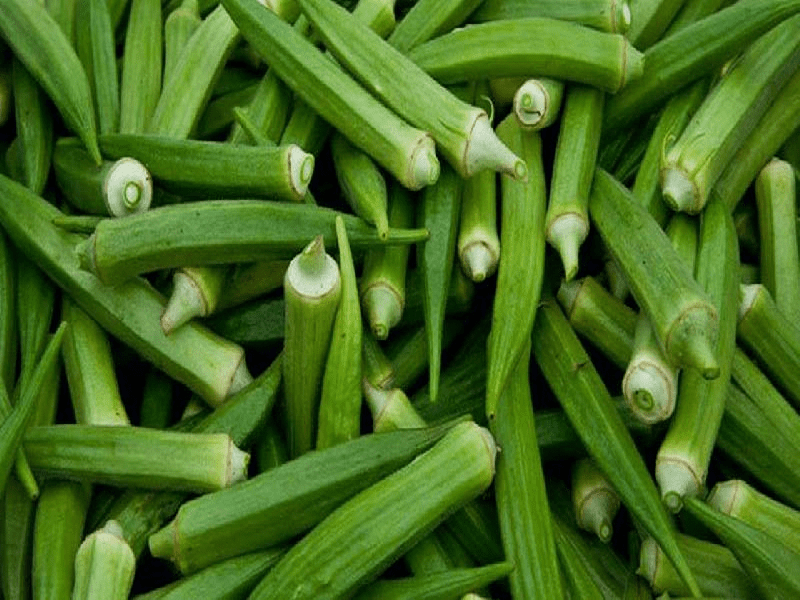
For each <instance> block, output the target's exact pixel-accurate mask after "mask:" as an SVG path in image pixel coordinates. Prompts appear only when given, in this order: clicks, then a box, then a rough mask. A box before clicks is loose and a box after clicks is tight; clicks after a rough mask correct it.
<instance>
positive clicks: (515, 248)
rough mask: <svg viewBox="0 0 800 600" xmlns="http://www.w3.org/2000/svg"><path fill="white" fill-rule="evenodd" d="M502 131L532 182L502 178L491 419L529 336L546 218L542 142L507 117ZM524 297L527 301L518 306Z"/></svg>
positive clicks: (488, 410)
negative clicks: (522, 162)
mask: <svg viewBox="0 0 800 600" xmlns="http://www.w3.org/2000/svg"><path fill="white" fill-rule="evenodd" d="M497 130H498V132H499V134H500V136H501V138H502V139H503V140H505V142H506V143H507V144H508V145H509V146H510V147H511V148H512V149H513V150H514V151H516V152H519V153H520V155H521V156H522V157H523V160H525V162H526V164H527V165H528V171H529V177H528V181H527V182H521V181H515V180H513V179H511V178H509V177H501V179H500V203H501V204H500V206H501V214H500V247H501V248H502V249H503V259H502V260H501V261H500V265H499V266H498V270H497V289H496V291H495V297H494V304H493V307H492V330H491V332H490V333H489V341H488V346H487V348H488V359H489V362H488V373H487V375H488V377H487V382H486V415H487V417H488V418H489V420H490V421H491V419H492V418H493V416H494V413H495V410H496V408H497V403H498V401H499V398H500V394H501V393H502V391H503V388H504V387H505V386H506V382H507V381H508V378H509V376H510V375H511V372H512V370H513V368H514V365H515V364H516V361H517V359H518V358H519V355H520V352H521V351H522V349H523V348H524V347H525V344H526V343H527V340H528V339H529V338H530V334H531V330H532V329H533V322H534V318H535V316H536V311H537V305H538V303H539V296H540V294H541V289H542V281H543V277H544V242H545V232H544V219H545V211H546V209H547V206H546V205H547V192H546V189H545V176H544V165H543V162H542V142H541V138H540V137H539V134H538V133H537V132H535V131H534V132H527V131H524V130H522V129H521V128H520V127H519V125H518V123H517V121H516V119H514V118H513V117H511V116H509V117H506V118H505V119H504V120H503V121H502V122H501V123H500V125H498V126H497ZM519 298H527V300H526V301H525V302H519Z"/></svg>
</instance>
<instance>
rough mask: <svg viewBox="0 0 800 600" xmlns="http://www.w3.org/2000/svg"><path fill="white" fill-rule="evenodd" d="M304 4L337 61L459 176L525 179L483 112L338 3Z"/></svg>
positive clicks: (302, 0) (308, 0) (522, 169)
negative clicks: (424, 134) (430, 142)
mask: <svg viewBox="0 0 800 600" xmlns="http://www.w3.org/2000/svg"><path fill="white" fill-rule="evenodd" d="M299 3H300V6H301V7H302V8H303V12H304V13H305V14H306V16H307V17H308V19H309V21H311V23H312V24H313V25H314V28H315V31H316V32H317V33H318V34H319V35H320V37H322V39H323V40H324V42H325V45H326V47H327V48H328V49H329V50H330V52H331V53H332V54H333V55H334V56H335V57H336V59H337V60H338V61H339V62H341V63H342V64H343V66H344V67H345V68H347V70H349V71H350V72H351V73H352V74H353V75H354V76H355V77H356V79H358V80H359V81H360V82H361V83H362V84H363V85H364V86H365V87H366V88H367V89H368V90H369V91H370V92H371V93H373V94H375V95H376V96H377V97H378V98H379V99H380V100H381V101H382V102H384V103H385V104H386V105H387V106H388V107H389V108H391V109H392V110H394V111H396V112H397V113H398V114H399V115H400V116H401V117H403V118H404V119H406V120H408V122H409V123H411V124H412V125H414V126H415V127H419V128H421V129H423V130H425V131H428V132H429V133H430V134H431V136H432V137H433V139H434V140H436V144H437V145H438V147H439V149H440V150H441V152H442V154H443V155H444V157H445V158H446V159H447V161H448V162H449V163H450V165H451V166H452V167H453V168H454V169H455V170H456V172H457V173H458V174H459V175H461V176H462V177H469V176H471V175H473V174H474V173H477V172H478V171H482V170H485V169H490V170H495V171H500V172H503V173H508V174H509V175H512V176H514V177H515V178H519V179H524V178H525V174H526V169H525V163H524V161H522V160H520V159H519V158H518V157H517V156H515V155H514V153H513V152H511V151H510V150H509V149H508V148H507V147H506V146H505V145H503V143H502V142H501V141H500V140H499V139H498V138H497V136H496V135H495V133H494V131H493V130H492V128H491V124H490V123H489V119H488V115H487V114H486V112H485V111H484V110H482V109H479V108H476V107H473V106H470V105H469V104H467V103H465V102H463V101H461V100H460V99H459V98H457V97H456V96H454V95H453V94H452V93H451V92H449V91H448V90H447V89H445V88H444V87H442V86H441V85H439V84H438V83H437V82H436V81H434V80H433V79H432V78H431V77H430V76H428V75H427V74H425V73H424V72H423V71H422V70H421V69H420V68H419V67H417V66H416V65H415V64H414V63H413V62H411V61H410V60H409V59H408V58H407V57H406V56H405V55H404V54H402V53H400V52H399V51H397V50H396V49H394V48H392V47H391V46H390V45H389V44H387V43H386V42H385V41H384V40H383V39H382V38H381V37H380V36H379V35H377V34H376V33H375V32H373V31H371V30H370V29H369V28H368V27H367V26H366V25H364V24H362V23H360V22H359V21H358V20H357V19H356V18H354V17H353V16H352V15H351V14H350V13H348V12H347V11H346V10H345V9H344V8H342V7H340V6H338V5H337V4H335V3H334V2H332V1H330V0H299ZM345 24H346V25H345ZM345 30H346V31H345ZM378 61H380V62H378ZM385 63H391V64H393V65H394V69H393V70H391V71H389V70H387V69H386V68H385V67H383V66H382V65H383V64H385ZM420 96H421V97H422V98H424V99H425V101H424V102H420V101H419V99H420Z"/></svg>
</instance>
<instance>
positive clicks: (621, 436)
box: [533, 299, 700, 596]
mask: <svg viewBox="0 0 800 600" xmlns="http://www.w3.org/2000/svg"><path fill="white" fill-rule="evenodd" d="M533 355H534V357H535V358H536V361H537V362H538V364H539V367H540V368H541V369H542V372H543V374H544V376H545V379H546V380H547V382H548V384H549V385H550V388H551V389H552V390H553V392H554V393H555V394H556V397H557V399H558V401H559V403H560V404H561V406H562V407H563V408H564V411H565V412H566V413H567V416H568V417H569V419H570V421H571V422H572V424H573V426H575V430H576V431H577V433H578V435H579V436H580V438H581V440H582V441H583V442H584V444H585V445H586V448H587V450H588V451H589V454H590V456H592V458H594V460H595V461H596V463H597V465H598V467H600V469H602V471H603V472H604V473H605V474H606V476H607V477H608V478H609V480H610V481H611V483H612V484H613V485H614V487H615V488H616V490H617V492H618V493H619V495H620V498H621V499H622V501H623V502H624V503H625V506H626V507H627V508H628V510H630V511H631V513H632V514H633V515H634V516H635V517H636V518H637V520H638V521H639V522H641V524H642V526H643V527H644V528H645V529H646V530H647V531H648V532H649V533H650V535H652V536H653V537H654V538H656V540H657V541H658V543H659V544H660V545H661V547H662V548H663V549H664V551H665V552H666V553H667V555H668V556H669V559H670V561H671V562H672V564H673V565H674V566H675V568H676V570H678V572H679V573H680V574H681V578H682V579H683V580H684V581H685V582H686V584H687V585H688V586H689V588H690V589H691V590H692V593H693V594H695V595H697V596H699V595H700V592H699V589H698V587H697V583H696V581H695V579H694V576H693V575H692V572H691V570H690V567H689V565H688V563H687V562H686V560H685V558H684V557H683V555H682V553H681V551H680V549H679V548H678V546H677V544H676V542H675V530H674V527H673V525H672V524H671V522H670V521H669V517H668V516H667V513H666V511H665V509H664V506H663V504H662V503H661V500H660V498H659V495H658V491H657V490H656V487H655V484H654V483H653V480H652V479H651V477H650V474H649V472H648V471H647V468H646V467H645V464H644V461H643V459H642V457H641V455H640V454H639V452H638V450H637V449H636V446H635V445H634V443H633V439H632V438H631V435H630V433H629V432H628V430H627V429H626V428H625V425H624V423H623V422H622V419H621V417H620V416H619V414H618V413H617V412H616V410H615V408H614V405H613V403H612V401H611V397H610V396H609V394H608V390H607V389H606V387H605V385H604V384H603V382H602V380H601V379H600V376H599V375H598V374H597V371H596V370H595V368H594V366H593V365H592V363H591V361H590V359H589V357H588V356H587V354H586V352H585V351H584V349H583V347H582V346H581V344H580V342H579V341H578V338H577V336H576V335H575V332H574V331H573V330H572V328H571V326H570V325H569V322H568V321H567V320H566V317H564V314H563V313H562V312H561V310H560V309H559V307H558V306H557V305H556V304H555V301H554V300H552V299H546V300H545V301H543V302H542V304H541V306H540V307H539V309H538V310H537V317H536V325H535V326H534V334H533Z"/></svg>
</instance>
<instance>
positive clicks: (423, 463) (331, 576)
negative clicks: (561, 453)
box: [251, 422, 496, 600]
mask: <svg viewBox="0 0 800 600" xmlns="http://www.w3.org/2000/svg"><path fill="white" fill-rule="evenodd" d="M495 455H496V447H495V443H494V440H493V439H492V437H491V434H489V432H488V431H487V430H485V429H483V428H482V427H479V426H477V425H475V424H474V423H469V422H468V423H459V424H458V425H455V426H454V427H453V428H452V429H451V430H450V431H448V433H447V434H446V435H445V436H444V437H443V438H442V439H441V440H440V441H439V442H438V443H436V445H435V446H433V448H431V449H430V450H428V451H427V452H425V453H424V454H422V455H420V456H419V457H418V458H417V459H416V460H414V461H413V462H411V463H410V464H408V465H406V466H405V467H403V468H401V469H399V470H398V471H396V472H395V473H393V474H392V475H389V476H388V477H386V478H384V479H382V480H381V481H379V482H377V483H375V484H373V485H371V486H370V487H369V488H367V489H365V490H363V491H361V492H360V493H358V494H357V495H356V496H354V497H352V498H351V499H350V500H348V501H347V502H345V503H344V504H342V505H341V506H339V508H337V509H336V510H335V511H334V512H332V513H331V514H330V515H328V517H327V518H325V520H323V521H322V522H321V523H320V524H319V525H317V526H316V527H315V528H314V529H313V530H311V532H309V533H308V534H307V535H306V536H305V537H304V538H302V539H301V540H300V541H299V542H297V543H296V544H295V545H294V546H292V548H291V549H290V550H289V551H288V552H287V553H286V555H285V556H284V557H283V558H282V559H281V561H280V562H279V563H278V564H277V565H275V568H274V569H273V570H272V571H270V572H269V574H268V575H267V576H266V577H265V578H264V579H263V580H262V581H261V583H260V584H259V585H258V586H257V587H256V588H255V590H253V593H252V594H251V598H252V599H253V600H266V599H267V598H276V599H277V598H286V597H287V594H289V595H291V594H294V595H295V599H296V600H301V599H310V598H320V599H321V598H337V597H346V596H349V595H352V594H353V593H354V592H355V591H356V590H357V589H358V588H359V587H360V586H361V585H363V584H364V583H366V582H367V581H369V580H371V579H373V578H375V577H376V576H377V575H378V574H379V573H380V571H382V570H383V568H384V566H385V565H387V564H390V563H391V562H393V561H394V560H395V559H396V558H398V557H399V556H400V555H401V554H403V553H404V552H405V550H407V549H408V548H409V547H410V546H411V545H412V544H413V542H414V540H417V539H420V538H421V537H422V536H424V535H425V534H426V533H428V532H430V531H432V530H433V529H434V528H435V526H436V525H438V524H439V523H440V522H441V521H442V520H443V519H444V518H445V516H446V515H447V514H449V513H450V512H452V511H454V510H455V509H456V508H458V507H461V506H462V505H464V504H465V503H466V502H468V501H469V500H472V499H474V498H476V497H477V496H478V495H479V494H481V493H482V492H483V491H485V490H486V489H487V488H488V487H489V485H490V484H491V481H492V478H493V476H494V460H495ZM376 523H380V527H376Z"/></svg>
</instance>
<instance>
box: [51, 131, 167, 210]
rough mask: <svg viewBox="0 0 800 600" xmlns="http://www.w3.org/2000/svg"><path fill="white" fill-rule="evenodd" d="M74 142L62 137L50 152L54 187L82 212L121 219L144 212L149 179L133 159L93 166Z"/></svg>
mask: <svg viewBox="0 0 800 600" xmlns="http://www.w3.org/2000/svg"><path fill="white" fill-rule="evenodd" d="M73 142H77V140H71V139H65V138H62V139H60V140H59V141H58V143H57V144H56V147H55V151H54V152H53V168H54V170H55V173H56V181H57V183H58V187H59V188H60V189H61V191H62V192H63V193H64V197H65V198H66V199H67V201H68V202H69V203H70V204H72V205H73V206H75V207H76V208H78V209H79V210H81V211H82V212H85V213H90V214H95V215H109V216H112V217H125V216H128V215H132V214H136V213H140V212H144V211H146V210H147V209H149V208H150V203H151V202H152V200H153V180H152V178H151V177H150V173H149V171H148V170H147V168H146V167H145V166H144V165H143V164H142V163H141V162H139V161H138V160H136V159H135V158H129V157H123V158H120V159H119V160H117V161H114V162H112V161H107V160H105V161H103V162H102V163H101V164H100V165H95V164H94V163H93V162H92V160H91V158H90V157H89V155H88V154H87V153H86V150H84V149H83V147H82V146H80V145H79V144H77V143H73Z"/></svg>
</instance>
